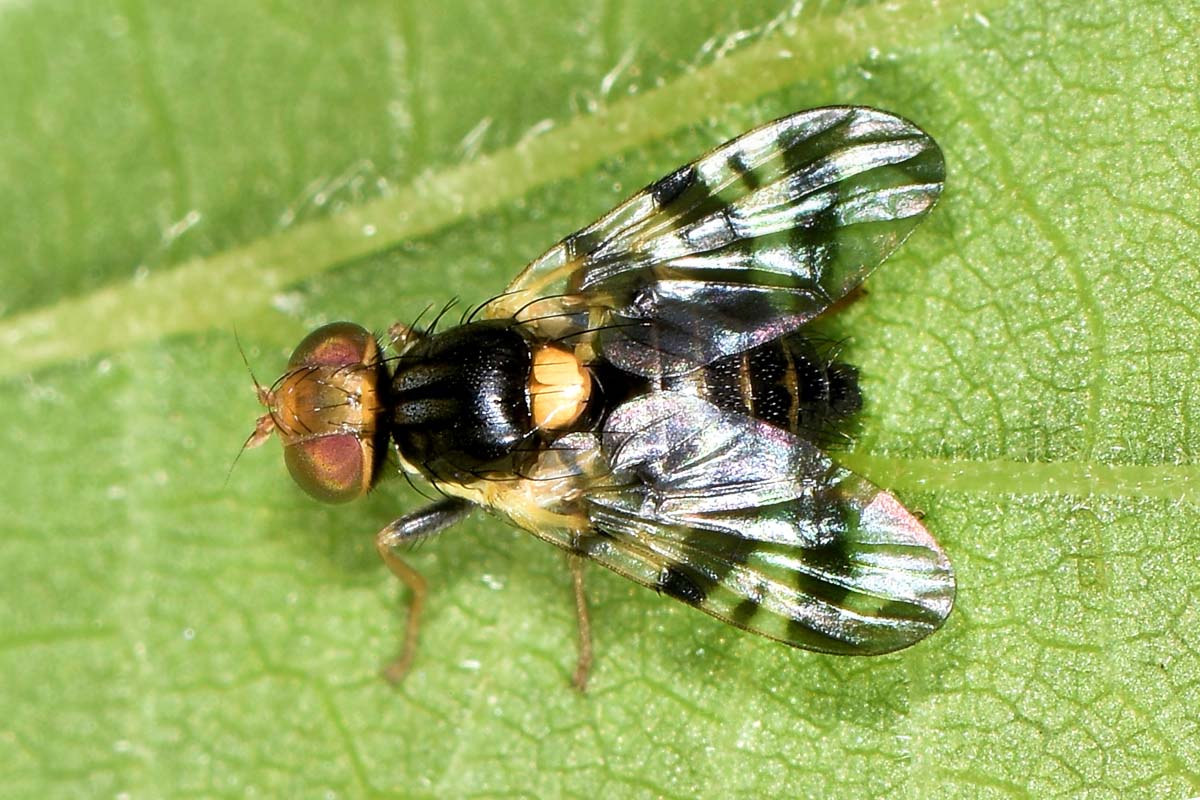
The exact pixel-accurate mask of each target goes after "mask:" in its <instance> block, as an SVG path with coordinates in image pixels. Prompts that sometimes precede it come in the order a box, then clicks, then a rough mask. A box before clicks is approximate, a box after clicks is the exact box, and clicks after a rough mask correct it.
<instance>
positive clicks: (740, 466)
mask: <svg viewBox="0 0 1200 800" xmlns="http://www.w3.org/2000/svg"><path fill="white" fill-rule="evenodd" d="M603 438H604V441H603V451H604V452H605V453H606V454H607V456H608V458H609V461H610V464H611V467H612V470H613V474H612V478H611V485H610V486H607V487H605V486H593V487H592V488H591V490H590V491H589V493H588V496H587V498H586V500H585V504H586V507H587V516H588V518H589V519H590V521H591V524H592V526H593V532H590V533H587V534H584V535H582V536H580V537H578V538H577V539H576V540H575V541H574V543H573V544H574V546H575V548H576V549H578V550H580V551H582V552H584V553H585V554H586V555H588V556H589V557H591V558H592V559H594V560H596V561H599V562H600V563H602V564H604V565H605V566H607V567H609V568H610V569H613V570H615V571H616V572H618V573H621V574H623V575H625V576H627V577H629V578H631V579H633V580H635V581H637V582H638V583H641V584H643V585H646V586H649V587H651V588H654V589H657V590H658V591H660V592H663V593H665V594H669V595H671V596H673V597H675V598H676V599H679V600H682V601H684V602H686V603H689V604H691V605H694V606H696V607H697V608H700V609H702V610H704V611H706V612H708V613H709V614H712V615H713V616H715V617H718V618H720V619H722V620H725V621H726V622H729V623H731V624H733V625H737V626H739V627H742V628H745V629H747V630H751V631H754V632H757V633H760V634H763V635H765V636H769V637H771V638H773V639H778V640H780V641H782V642H786V643H788V644H791V645H795V646H798V647H804V648H808V649H810V650H818V651H822V652H828V653H842V654H855V655H871V654H877V653H886V652H889V651H892V650H897V649H900V648H902V647H906V646H908V645H910V644H913V643H914V642H916V641H918V640H919V639H922V638H923V637H925V636H926V635H928V634H929V633H931V632H933V631H934V630H936V629H937V628H938V627H939V626H941V624H942V622H943V621H945V619H946V617H947V615H948V614H949V613H950V609H951V606H952V605H953V603H954V575H953V572H952V570H951V568H950V562H949V560H948V559H947V558H946V555H945V553H943V552H942V550H941V548H940V547H939V546H938V544H937V542H935V541H934V539H933V538H932V537H931V536H930V535H929V533H928V532H927V531H926V530H925V528H924V527H923V526H922V525H921V523H920V522H918V521H917V519H916V518H915V517H913V516H912V515H911V514H910V513H909V512H908V511H906V510H905V509H904V508H903V506H901V505H900V503H899V502H897V500H896V499H895V498H894V497H892V495H890V494H888V493H886V492H884V491H882V490H880V489H879V488H878V487H876V486H873V485H872V484H871V483H869V482H868V481H866V480H864V479H863V478H861V477H859V476H857V475H854V474H853V473H851V472H849V471H847V470H845V469H843V468H841V467H838V466H837V465H836V464H834V463H833V462H832V461H831V460H830V459H829V458H828V457H827V456H825V455H824V454H823V453H821V452H820V451H819V450H818V449H816V448H815V447H813V446H812V445H810V444H808V443H807V442H804V441H802V440H800V439H797V438H796V437H794V436H792V435H791V434H789V433H787V432H786V431H783V430H781V429H779V428H776V427H774V426H772V425H769V424H767V423H764V422H760V421H757V420H753V419H750V418H748V417H745V416H741V415H738V414H730V413H728V412H723V411H721V410H719V409H717V408H716V407H715V406H713V405H711V404H710V403H708V402H707V401H705V400H703V399H702V398H698V397H694V396H689V395H682V394H675V393H671V392H662V393H656V394H651V395H647V396H644V397H641V398H638V399H636V400H633V401H631V402H629V403H627V404H625V405H624V406H622V407H620V408H618V409H617V410H616V411H615V412H614V413H613V415H612V416H611V417H610V419H609V421H608V422H607V424H606V425H605V429H604V432H603ZM560 544H562V543H561V542H560Z"/></svg>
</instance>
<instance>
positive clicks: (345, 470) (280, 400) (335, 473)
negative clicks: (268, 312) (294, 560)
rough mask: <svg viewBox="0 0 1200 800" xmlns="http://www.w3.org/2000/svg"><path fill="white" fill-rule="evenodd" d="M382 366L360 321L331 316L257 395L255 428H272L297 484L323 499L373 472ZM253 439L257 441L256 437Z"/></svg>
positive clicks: (333, 498) (380, 434) (363, 486)
mask: <svg viewBox="0 0 1200 800" xmlns="http://www.w3.org/2000/svg"><path fill="white" fill-rule="evenodd" d="M387 379H388V374H387V369H386V367H385V366H384V364H383V362H382V360H381V359H380V356H379V343H378V342H376V340H375V337H374V336H372V335H371V333H370V332H369V331H368V330H366V329H365V328H363V327H361V326H359V325H355V324H354V323H351V322H334V323H330V324H329V325H325V326H323V327H321V328H318V329H316V330H315V331H313V332H312V333H310V334H309V335H308V336H306V337H304V339H303V341H301V342H300V344H299V345H298V346H297V347H296V349H295V351H294V352H293V353H292V357H291V359H290V360H289V361H288V371H287V373H285V374H284V376H283V377H282V378H280V379H279V382H278V383H277V384H276V386H275V388H273V389H271V390H262V392H260V396H261V398H262V402H263V404H264V405H265V406H266V407H267V414H265V415H264V416H263V418H262V419H261V420H260V422H259V431H260V432H261V431H265V432H266V433H264V434H261V435H260V434H256V436H258V437H259V438H260V439H261V440H265V439H266V438H267V434H269V432H270V431H274V432H275V433H277V434H279V440H280V442H282V443H283V457H284V461H285V462H286V463H287V466H288V471H289V472H291V474H292V478H293V479H294V480H295V481H296V483H297V484H298V485H299V486H300V487H301V488H302V489H304V491H306V492H308V494H310V495H311V496H313V497H315V498H316V499H318V500H322V501H324V502H327V503H344V502H346V501H348V500H353V499H354V498H356V497H359V496H361V495H363V494H365V493H366V492H367V491H368V490H369V489H370V488H371V486H372V485H374V483H375V481H376V480H377V479H378V477H379V474H378V473H379V469H378V468H379V465H380V463H381V462H382V461H383V455H384V450H385V449H386V443H387V431H386V426H385V424H384V423H385V419H384V417H383V415H382V414H381V413H380V408H381V406H382V404H381V402H380V393H381V392H383V391H386V389H387ZM256 443H257V441H256Z"/></svg>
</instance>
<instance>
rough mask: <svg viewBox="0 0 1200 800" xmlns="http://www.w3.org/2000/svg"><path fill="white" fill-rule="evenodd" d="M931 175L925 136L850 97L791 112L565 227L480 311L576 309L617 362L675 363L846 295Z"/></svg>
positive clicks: (657, 371)
mask: <svg viewBox="0 0 1200 800" xmlns="http://www.w3.org/2000/svg"><path fill="white" fill-rule="evenodd" d="M944 175H945V166H944V163H943V160H942V154H941V150H940V149H939V148H938V146H937V144H936V143H935V142H934V141H933V139H932V138H930V137H929V136H928V135H927V134H926V133H925V132H924V131H922V130H921V129H920V128H918V127H916V126H915V125H913V124H912V123H911V122H908V121H907V120H904V119H901V118H900V117H897V116H894V115H892V114H888V113H886V112H883V111H878V110H876V109H872V108H865V107H861V106H834V107H829V108H819V109H813V110H811V111H803V112H800V113H798V114H793V115H791V116H788V117H784V118H782V119H779V120H776V121H775V122H771V123H768V124H766V125H763V126H761V127H759V128H756V129H754V130H752V131H750V132H748V133H746V134H743V135H742V136H739V137H738V138H736V139H733V140H732V141H730V142H727V143H726V144H723V145H721V146H720V147H718V148H716V149H715V150H712V151H711V152H709V153H708V154H707V155H704V156H702V157H701V158H699V159H698V160H696V161H695V162H693V163H691V164H688V165H687V166H684V167H682V168H680V169H679V170H677V171H675V172H673V173H671V174H670V175H668V176H666V177H665V178H662V179H661V180H659V181H657V182H656V183H653V184H651V185H650V186H648V187H646V188H645V189H644V190H642V191H641V192H639V193H637V194H635V195H634V196H633V197H632V198H630V199H629V200H627V201H626V202H625V203H623V204H622V205H620V206H618V207H617V208H615V209H614V210H613V211H611V212H609V213H608V214H607V215H605V216H604V217H602V218H601V219H600V220H598V221H597V222H595V223H594V224H592V225H590V226H589V227H587V228H584V229H583V230H581V231H578V232H577V233H575V234H573V235H571V236H568V237H567V238H566V239H564V240H563V241H561V242H560V243H559V244H557V245H556V246H554V247H553V248H551V249H550V250H549V251H548V252H547V253H545V254H544V255H543V256H541V257H540V258H539V259H537V260H536V261H534V262H533V263H532V264H530V265H529V266H528V267H527V268H526V269H525V271H524V272H522V273H521V275H519V276H518V277H517V279H516V280H515V281H514V282H513V283H512V284H511V285H510V286H509V289H508V292H507V293H506V294H505V295H504V296H502V297H501V298H499V299H498V300H497V301H496V302H494V303H493V304H491V305H490V306H489V307H488V308H487V309H486V310H485V313H486V314H487V315H488V316H494V317H505V316H512V315H514V314H517V315H521V318H522V319H537V318H539V317H540V315H545V316H550V311H549V310H550V309H551V308H554V309H560V308H567V309H570V308H571V307H572V303H574V307H575V308H576V309H577V310H580V311H581V313H582V312H583V311H584V310H590V311H591V317H590V318H588V319H587V325H588V326H589V327H592V328H602V329H603V330H602V332H601V333H600V340H599V341H600V347H601V350H602V352H603V353H604V355H605V356H606V357H607V358H608V359H609V360H610V361H612V362H613V363H614V364H616V365H617V366H618V367H621V368H623V369H626V370H628V371H632V372H636V373H638V374H641V375H645V376H650V377H653V376H657V375H664V374H666V375H671V374H679V373H682V372H686V371H688V370H690V369H692V368H694V367H695V366H697V365H702V364H707V363H710V362H711V361H713V360H715V359H717V358H720V357H722V356H727V355H732V354H734V353H739V352H742V351H745V350H748V349H750V348H752V347H755V346H757V345H760V344H763V343H764V342H767V341H770V340H771V339H775V338H777V337H779V336H782V335H783V334H785V333H787V332H789V331H791V330H794V329H795V328H797V327H799V326H801V325H803V324H804V323H805V322H807V321H809V320H810V319H812V318H813V317H814V316H816V315H817V314H819V313H820V312H821V311H823V310H824V309H825V308H827V307H828V306H829V305H830V304H831V303H833V302H834V301H836V300H838V299H839V298H841V297H843V296H844V295H845V294H846V293H847V292H849V291H850V290H851V289H853V288H854V287H855V286H857V285H858V284H859V283H860V282H861V281H862V280H863V278H865V277H866V275H867V274H868V273H869V272H870V271H871V270H873V269H874V268H875V267H876V266H878V265H879V264H880V263H881V262H882V261H883V260H884V259H885V258H887V257H888V255H889V254H891V252H892V251H893V250H895V248H896V247H898V246H899V245H900V243H901V242H903V241H904V239H905V238H906V237H907V236H908V235H909V233H910V232H911V231H912V229H913V228H914V227H915V226H916V225H917V223H918V222H919V221H920V220H921V219H922V218H923V217H924V216H925V214H926V213H927V212H928V211H929V209H930V208H931V207H932V206H933V204H934V203H935V202H936V200H937V198H938V196H939V194H940V193H941V190H942V184H943V181H944ZM539 299H542V300H543V301H544V304H545V305H544V307H542V306H543V303H539ZM597 309H598V310H599V313H597ZM581 324H582V323H581Z"/></svg>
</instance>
